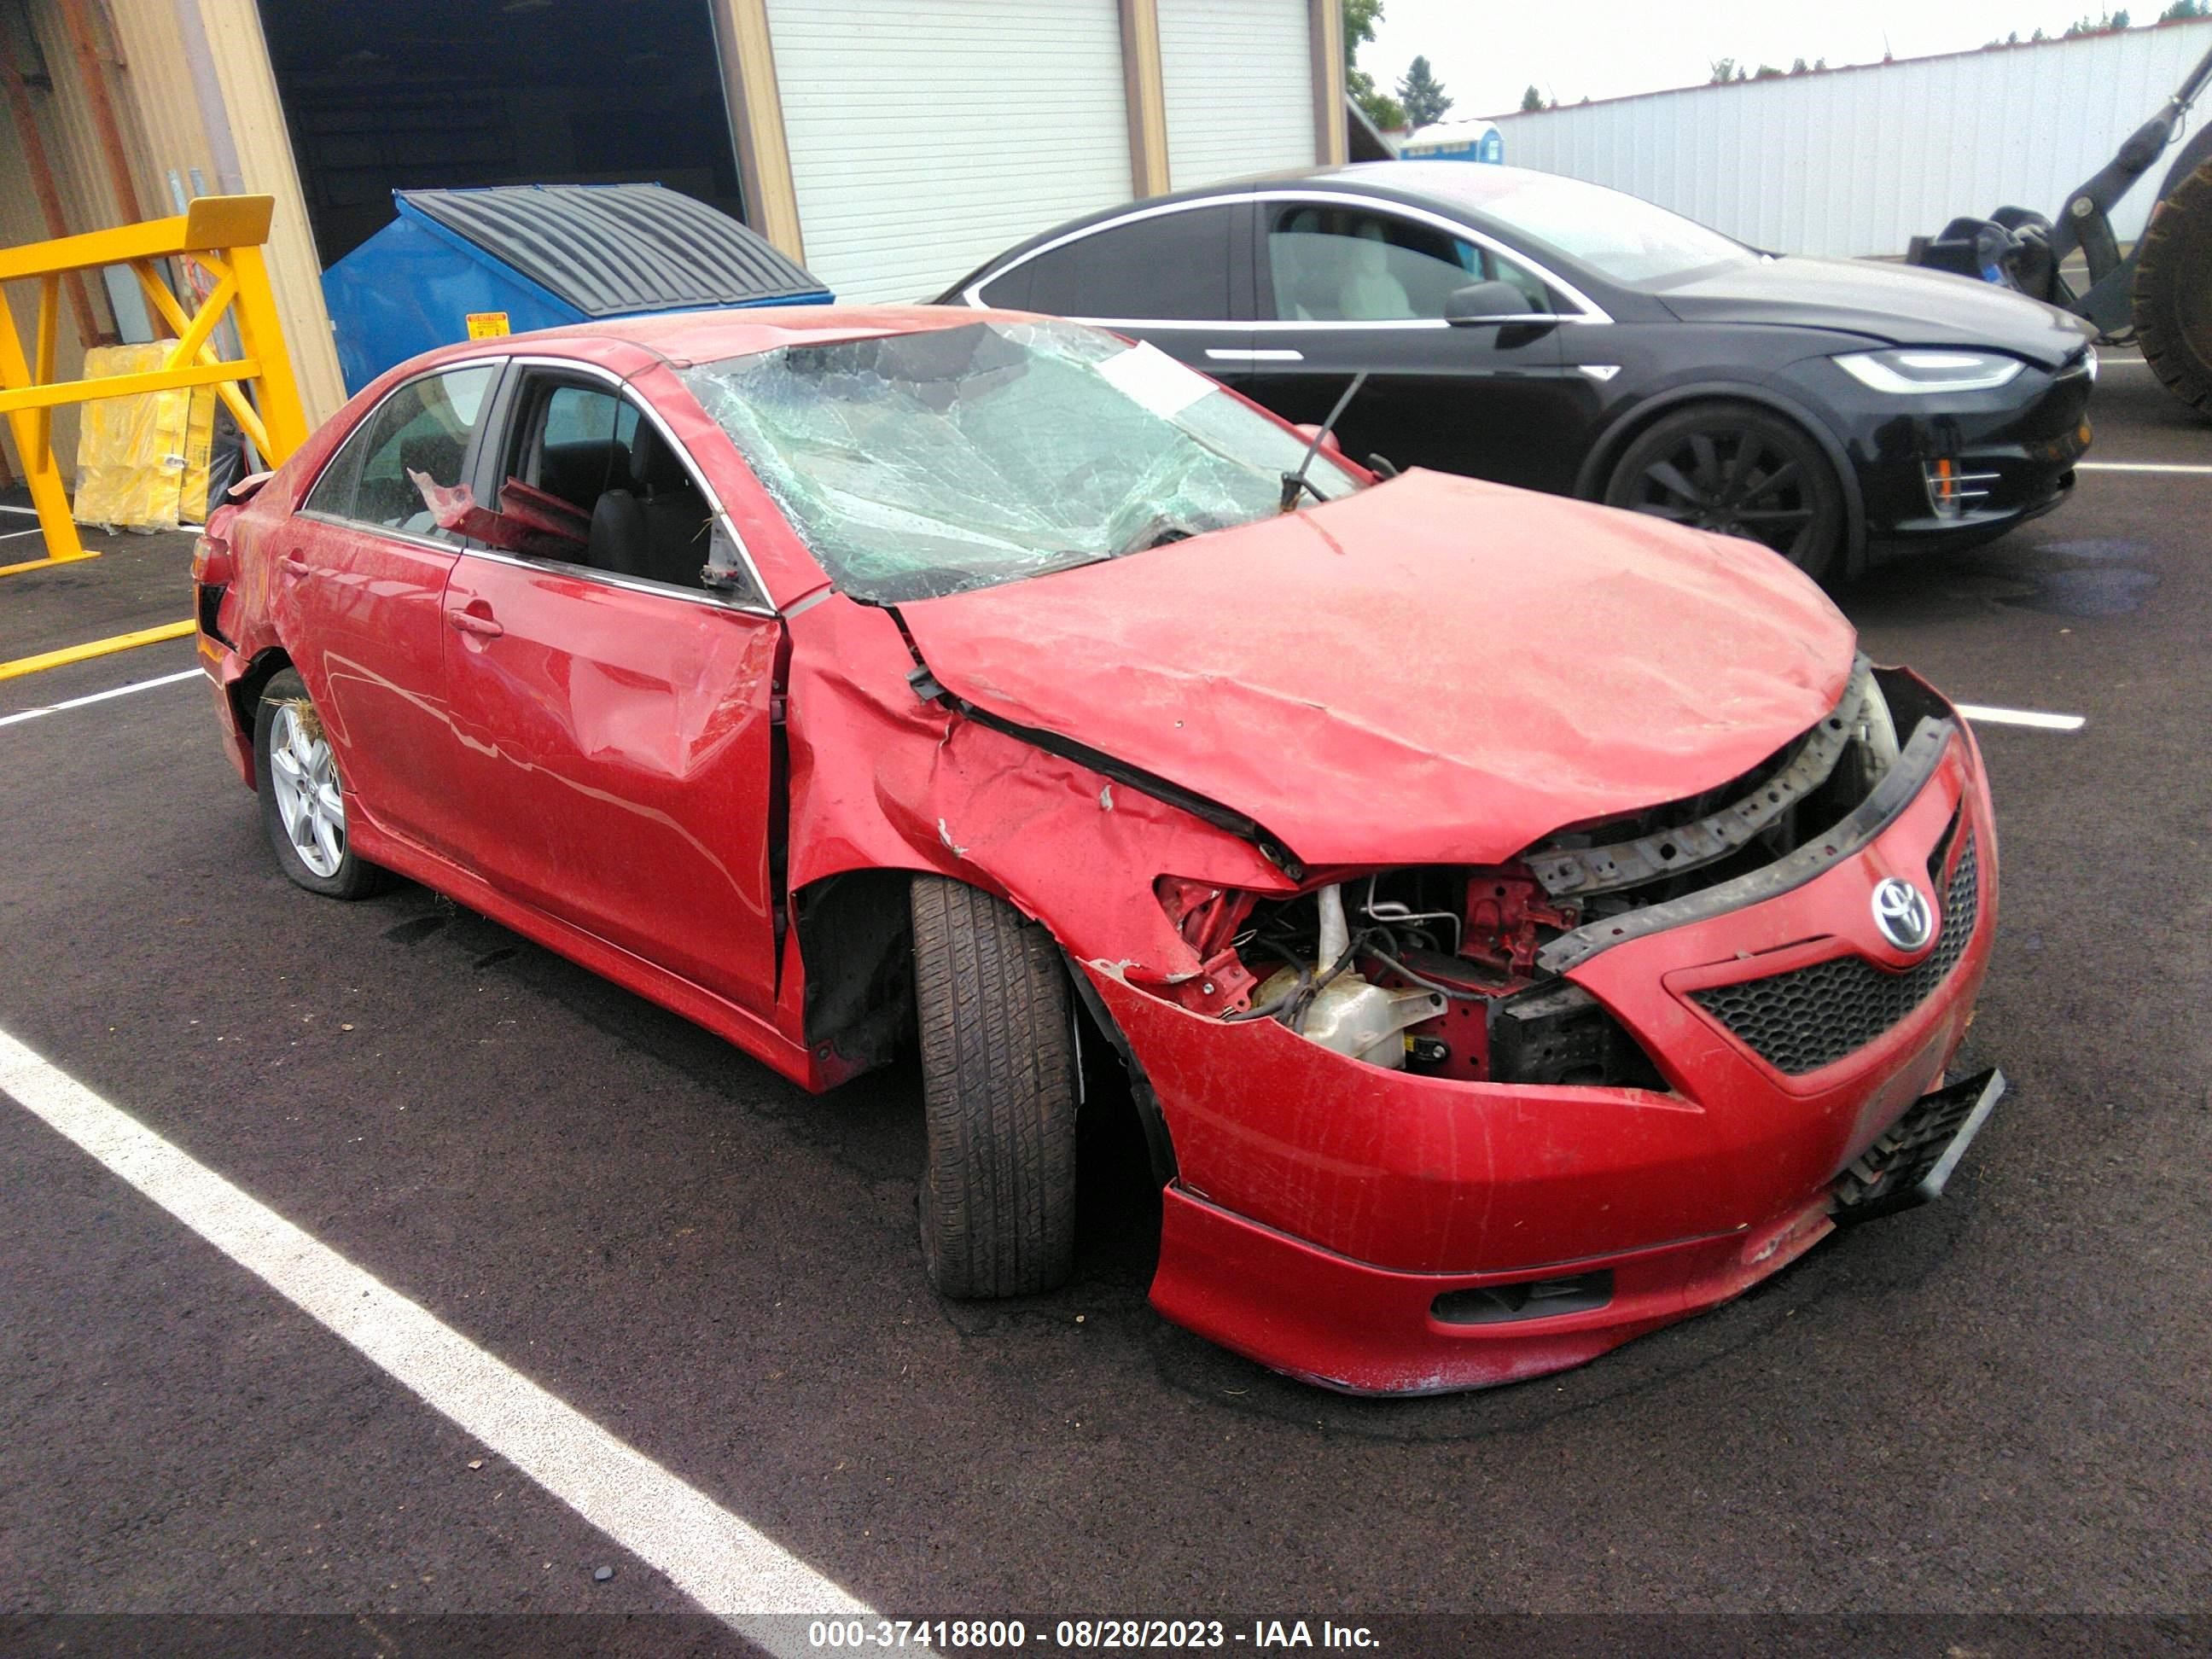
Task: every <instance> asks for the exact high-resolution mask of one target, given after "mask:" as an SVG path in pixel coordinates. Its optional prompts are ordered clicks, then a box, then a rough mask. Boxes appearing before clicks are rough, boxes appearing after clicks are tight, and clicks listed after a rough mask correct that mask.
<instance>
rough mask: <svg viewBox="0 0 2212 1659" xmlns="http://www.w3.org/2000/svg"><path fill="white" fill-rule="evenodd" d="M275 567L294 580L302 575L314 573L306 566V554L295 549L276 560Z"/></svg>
mask: <svg viewBox="0 0 2212 1659" xmlns="http://www.w3.org/2000/svg"><path fill="white" fill-rule="evenodd" d="M276 568H277V569H278V570H279V571H281V572H282V573H283V574H285V575H287V576H289V577H290V578H291V579H292V580H294V581H297V580H300V579H301V577H302V576H312V575H313V574H315V573H314V572H313V570H311V569H309V568H307V555H306V554H304V553H301V552H299V551H298V550H294V551H292V552H289V553H287V554H286V555H285V556H283V558H281V559H279V560H277V561H276Z"/></svg>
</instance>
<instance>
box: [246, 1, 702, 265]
mask: <svg viewBox="0 0 2212 1659" xmlns="http://www.w3.org/2000/svg"><path fill="white" fill-rule="evenodd" d="M710 3H711V0H322V3H320V4H317V5H313V6H302V5H297V4H292V3H287V0H262V5H261V25H262V27H263V29H264V31H265V32H266V33H267V35H268V38H269V55H270V61H271V62H272V63H273V64H274V65H275V67H276V86H277V91H278V93H279V94H280V95H281V97H282V98H283V104H284V116H285V121H286V124H287V125H288V126H289V128H290V131H291V135H292V152H293V155H294V156H295V160H296V161H297V163H298V166H299V169H300V181H301V186H302V187H303V189H304V190H305V191H306V193H307V216H308V219H309V221H310V222H311V223H312V225H313V230H314V237H315V250H316V252H317V254H318V256H319V258H320V260H321V262H322V264H324V265H325V266H326V267H327V266H329V265H331V264H334V263H335V262H336V261H337V260H338V259H339V258H343V256H344V255H345V254H347V253H349V252H351V251H352V250H353V249H354V248H355V247H356V246H359V245H360V244H361V243H362V242H363V241H365V240H368V237H370V236H371V235H373V234H375V233H376V232H377V231H378V230H380V229H381V228H383V227H384V226H386V224H388V223H390V222H391V221H392V191H394V190H412V189H441V188H454V187H459V186H466V185H534V184H662V185H667V186H668V187H669V188H670V189H671V190H678V191H683V192H684V194H685V195H687V196H693V197H697V198H698V199H700V200H701V201H703V202H708V203H711V204H713V205H714V206H715V207H718V208H720V209H721V210H722V211H724V212H725V213H727V214H730V215H732V216H736V217H742V216H743V215H742V213H741V211H740V205H741V204H740V203H739V199H738V170H737V160H736V155H735V153H734V151H733V149H732V142H731V132H730V119H729V112H728V110H727V108H726V105H725V103H724V101H723V94H722V77H721V70H720V64H719V61H718V59H717V58H716V54H715V46H714V21H713V18H712V16H711V15H710V14H709V12H708V6H709V4H710Z"/></svg>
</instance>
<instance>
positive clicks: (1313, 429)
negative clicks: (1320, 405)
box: [1298, 421, 1344, 455]
mask: <svg viewBox="0 0 2212 1659" xmlns="http://www.w3.org/2000/svg"><path fill="white" fill-rule="evenodd" d="M1298 433H1299V435H1300V436H1302V437H1303V438H1304V440H1305V441H1307V442H1308V443H1311V442H1312V441H1314V435H1315V434H1316V433H1320V434H1321V448H1322V454H1324V455H1341V454H1343V453H1344V446H1343V445H1342V444H1340V443H1339V442H1337V441H1336V434H1334V432H1322V429H1321V428H1320V427H1319V426H1317V425H1316V424H1315V423H1314V422H1311V421H1301V422H1298Z"/></svg>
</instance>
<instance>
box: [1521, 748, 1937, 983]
mask: <svg viewBox="0 0 2212 1659" xmlns="http://www.w3.org/2000/svg"><path fill="white" fill-rule="evenodd" d="M1958 729H1959V728H1958V726H1956V725H1955V724H1954V722H1952V721H1950V720H1937V719H1936V718H1934V717H1933V716H1929V717H1926V718H1923V720H1921V722H1920V724H1919V725H1918V726H1917V727H1915V728H1914V730H1913V733H1912V736H1911V738H1910V739H1909V740H1908V741H1907V742H1906V743H1905V747H1904V748H1903V750H1900V751H1899V755H1898V757H1897V763H1896V764H1895V765H1893V766H1892V767H1891V768H1890V769H1889V771H1888V772H1887V774H1886V775H1884V776H1883V778H1882V780H1881V782H1880V783H1878V784H1876V785H1875V787H1874V789H1873V791H1872V793H1869V795H1868V796H1867V798H1866V799H1864V800H1863V801H1861V802H1860V803H1859V804H1858V805H1857V807H1856V808H1855V809H1854V810H1853V811H1851V812H1850V815H1849V816H1848V817H1845V818H1844V820H1843V821H1842V822H1841V823H1838V824H1837V825H1836V827H1835V828H1834V829H1831V830H1830V831H1829V832H1828V833H1827V834H1826V835H1825V836H1814V838H1813V839H1812V840H1810V841H1808V842H1806V844H1805V845H1804V846H1802V847H1801V848H1798V849H1797V850H1796V852H1794V853H1792V854H1790V855H1789V856H1788V857H1787V858H1784V859H1780V860H1777V861H1776V862H1774V863H1772V864H1770V865H1768V866H1766V867H1765V869H1764V870H1754V871H1753V872H1751V873H1750V874H1749V875H1747V876H1738V877H1737V878H1735V880H1734V881H1724V882H1722V883H1720V884H1718V885H1717V886H1713V887H1708V888H1706V889H1705V890H1704V891H1703V892H1701V893H1690V894H1687V895H1686V896H1683V897H1681V898H1678V899H1669V900H1668V901H1667V902H1665V903H1664V904H1654V905H1650V906H1649V907H1647V908H1644V909H1642V910H1638V911H1636V912H1635V913H1633V914H1632V915H1625V916H1608V917H1605V918H1603V919H1601V920H1600V921H1591V922H1585V923H1583V926H1581V927H1577V928H1576V929H1575V930H1574V931H1573V932H1572V933H1562V934H1560V935H1559V938H1557V939H1553V941H1552V942H1551V943H1550V944H1549V945H1546V946H1545V947H1544V948H1543V949H1542V950H1541V951H1538V952H1537V953H1536V965H1537V966H1538V967H1539V968H1541V969H1543V970H1544V971H1545V972H1547V973H1550V974H1564V973H1565V972H1566V971H1567V970H1568V969H1572V968H1577V967H1580V966H1581V965H1582V964H1583V963H1585V962H1588V961H1589V959H1590V958H1591V957H1594V956H1595V955H1597V954H1598V952H1600V951H1609V950H1611V949H1612V948H1613V946H1614V945H1626V944H1627V943H1628V941H1629V940H1631V939H1644V938H1646V937H1648V936H1649V935H1650V934H1653V933H1664V932H1665V931H1666V930H1667V929H1668V928H1669V927H1681V926H1683V925H1684V924H1685V923H1687V922H1692V921H1706V920H1708V919H1709V918H1711V917H1713V916H1718V915H1726V914H1727V913H1728V912H1729V911H1730V910H1741V909H1742V908H1744V907H1745V906H1747V905H1752V904H1760V903H1764V902H1765V901H1766V900H1768V899H1771V898H1777V897H1779V896H1781V895H1782V894H1784V893H1787V892H1790V890H1793V889H1796V888H1799V887H1802V886H1803V885H1804V884H1806V883H1807V882H1808V881H1810V880H1812V879H1813V878H1814V877H1815V876H1819V875H1822V874H1824V873H1826V872H1827V871H1828V870H1830V869H1831V868H1832V867H1833V866H1836V865H1837V864H1838V863H1840V862H1842V861H1843V860H1844V859H1847V858H1849V857H1850V856H1851V855H1852V854H1855V853H1857V851H1858V850H1859V849H1860V848H1863V847H1864V846H1865V845H1866V844H1867V843H1868V842H1870V841H1872V840H1873V839H1874V838H1875V836H1878V835H1880V834H1881V832H1882V831H1883V830H1884V829H1887V828H1888V827H1889V826H1890V824H1891V823H1892V822H1893V820H1894V819H1895V818H1896V817H1897V815H1898V814H1899V813H1900V812H1902V811H1904V810H1905V808H1906V807H1907V806H1908V805H1911V803H1912V801H1913V799H1914V798H1915V797H1916V796H1917V795H1918V794H1919V793H1920V792H1921V790H1922V789H1923V788H1925V787H1927V783H1928V780H1929V778H1931V777H1933V776H1934V775H1935V774H1936V766H1937V764H1938V763H1940V762H1941V761H1942V758H1943V757H1944V755H1945V753H1946V752H1947V751H1948V750H1949V749H1950V746H1951V739H1952V738H1954V736H1955V735H1957V732H1958Z"/></svg>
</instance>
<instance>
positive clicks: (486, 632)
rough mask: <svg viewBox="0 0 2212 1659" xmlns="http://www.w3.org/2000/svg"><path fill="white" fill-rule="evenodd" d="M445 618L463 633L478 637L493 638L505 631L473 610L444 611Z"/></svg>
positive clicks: (490, 619) (483, 638)
mask: <svg viewBox="0 0 2212 1659" xmlns="http://www.w3.org/2000/svg"><path fill="white" fill-rule="evenodd" d="M446 620H447V622H449V623H453V626H454V627H456V628H458V629H460V630H461V632H462V633H464V634H473V635H476V636H477V638H478V639H482V640H495V639H497V638H498V637H499V636H500V635H502V634H504V633H506V632H507V630H506V629H504V628H501V626H500V625H499V623H496V622H495V621H494V620H493V619H492V618H491V617H482V616H478V615H477V613H476V612H475V611H462V610H459V609H455V610H452V611H447V612H446Z"/></svg>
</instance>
